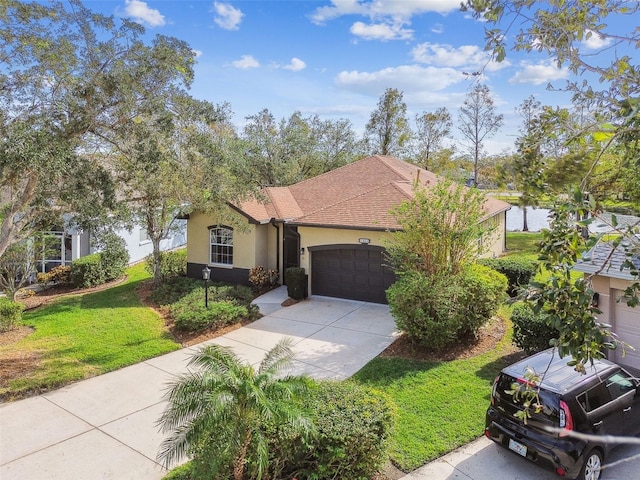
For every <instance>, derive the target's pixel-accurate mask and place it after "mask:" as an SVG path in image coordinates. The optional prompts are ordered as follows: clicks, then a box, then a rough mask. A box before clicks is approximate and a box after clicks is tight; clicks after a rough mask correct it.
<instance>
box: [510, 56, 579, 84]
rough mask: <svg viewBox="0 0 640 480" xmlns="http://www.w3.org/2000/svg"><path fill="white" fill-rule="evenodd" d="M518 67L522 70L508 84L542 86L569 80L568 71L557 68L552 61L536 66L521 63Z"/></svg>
mask: <svg viewBox="0 0 640 480" xmlns="http://www.w3.org/2000/svg"><path fill="white" fill-rule="evenodd" d="M520 65H521V67H522V69H521V70H520V71H518V72H517V73H516V74H515V75H514V76H513V77H511V78H510V79H509V83H512V84H514V83H516V84H521V83H531V84H533V85H542V84H543V83H547V82H551V81H553V80H562V79H565V78H569V70H568V69H566V68H558V67H557V65H556V64H555V63H554V62H553V61H545V62H539V63H537V64H531V63H528V62H522V63H521V64H520Z"/></svg>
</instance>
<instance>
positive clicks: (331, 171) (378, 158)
mask: <svg viewBox="0 0 640 480" xmlns="http://www.w3.org/2000/svg"><path fill="white" fill-rule="evenodd" d="M370 158H376V159H377V160H380V161H381V155H369V156H368V157H364V158H361V159H360V160H356V161H354V162H349V163H347V164H345V165H342V166H341V167H338V168H334V169H333V170H329V171H327V172H324V173H321V174H320V175H316V176H315V177H310V178H305V179H304V180H300V181H299V182H296V183H294V184H292V185H288V186H287V187H286V188H289V187H293V186H296V187H297V186H298V185H304V184H305V183H308V182H310V181H312V180H316V179H318V178H322V177H324V176H327V175H329V174H334V175H335V173H336V172H339V171H340V170H344V169H346V168H348V167H351V166H352V165H355V164H357V163H360V162H364V161H365V160H369V159H370ZM382 163H384V164H385V165H386V163H385V162H382Z"/></svg>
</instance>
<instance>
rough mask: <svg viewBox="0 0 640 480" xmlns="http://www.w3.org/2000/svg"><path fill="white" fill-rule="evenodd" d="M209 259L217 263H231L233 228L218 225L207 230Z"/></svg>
mask: <svg viewBox="0 0 640 480" xmlns="http://www.w3.org/2000/svg"><path fill="white" fill-rule="evenodd" d="M209 242H210V250H209V255H210V256H209V261H210V263H212V264H218V265H233V229H232V228H230V227H224V226H218V227H213V228H211V229H210V230H209Z"/></svg>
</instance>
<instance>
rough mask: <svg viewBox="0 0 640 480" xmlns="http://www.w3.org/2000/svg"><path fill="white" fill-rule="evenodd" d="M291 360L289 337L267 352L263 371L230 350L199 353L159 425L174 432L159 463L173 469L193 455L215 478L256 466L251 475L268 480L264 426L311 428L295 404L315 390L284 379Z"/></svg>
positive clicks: (172, 391)
mask: <svg viewBox="0 0 640 480" xmlns="http://www.w3.org/2000/svg"><path fill="white" fill-rule="evenodd" d="M292 359H293V353H292V350H291V340H290V339H284V340H283V341H281V342H280V343H278V344H277V345H276V346H275V347H274V348H273V349H272V350H271V351H269V352H268V353H267V355H266V356H265V358H264V360H263V361H262V362H261V364H260V366H259V368H258V369H257V370H256V369H254V368H253V367H252V366H251V365H248V364H246V363H244V362H242V361H241V360H240V359H239V358H238V356H237V355H235V354H234V353H233V352H232V351H231V349H229V348H227V347H221V346H218V345H211V346H208V347H205V348H203V349H202V350H200V351H199V352H198V353H196V354H195V355H194V357H193V358H192V359H191V361H190V362H189V366H192V367H196V369H195V370H194V371H191V372H189V373H187V374H184V375H180V376H178V377H177V378H176V380H175V381H174V382H172V383H171V384H170V385H169V388H168V391H167V394H166V396H165V397H166V399H167V400H168V402H169V405H168V406H167V408H166V410H165V412H164V413H163V414H162V416H161V418H160V420H159V421H158V424H159V425H160V426H161V430H162V431H163V432H164V433H170V435H169V437H168V438H167V439H166V440H165V441H164V442H163V443H162V445H161V447H160V452H159V454H158V458H159V459H160V460H162V461H163V462H164V464H165V466H167V467H169V466H170V465H171V464H173V463H174V462H175V461H177V460H179V459H180V458H182V457H183V456H185V455H187V454H191V455H193V457H194V460H195V463H196V465H200V466H203V465H204V468H205V470H206V471H207V474H208V475H209V476H211V477H212V478H217V476H218V474H224V473H223V472H229V470H230V469H232V471H233V477H234V479H235V480H242V478H243V477H244V475H245V469H246V467H247V465H248V464H250V465H251V467H252V471H251V477H252V478H256V479H260V478H262V476H263V474H264V473H265V469H266V467H267V465H268V449H267V444H268V438H267V436H266V434H265V426H266V425H279V426H286V427H288V428H291V429H292V430H293V431H296V432H299V433H302V434H305V433H309V432H310V431H311V428H312V425H311V423H310V421H309V420H308V418H307V417H306V416H305V415H304V413H303V412H302V410H300V409H299V408H297V407H296V402H295V401H294V400H295V398H296V396H298V395H301V394H304V392H305V391H306V390H307V389H308V388H309V386H310V380H309V378H308V377H306V376H286V377H282V376H279V375H278V374H279V373H280V372H281V371H282V369H283V367H285V366H287V365H289V364H290V363H291V361H292Z"/></svg>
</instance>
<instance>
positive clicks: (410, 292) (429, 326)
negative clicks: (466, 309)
mask: <svg viewBox="0 0 640 480" xmlns="http://www.w3.org/2000/svg"><path fill="white" fill-rule="evenodd" d="M459 296H461V292H460V286H459V285H458V282H456V281H455V277H451V276H448V275H431V276H428V275H426V274H424V273H422V272H417V271H414V272H407V273H405V274H403V275H402V276H401V277H400V279H399V280H397V281H396V282H395V283H394V284H393V285H391V286H390V287H389V288H388V289H387V299H388V301H389V307H390V309H391V314H392V315H393V318H394V319H395V321H396V325H397V326H398V328H399V329H400V330H402V331H403V332H405V334H406V335H407V336H408V337H410V338H411V339H413V340H414V341H415V342H417V343H419V344H420V345H423V346H427V347H433V348H441V347H443V346H445V345H448V344H450V343H451V342H453V341H454V340H455V339H456V336H457V331H458V326H459V325H458V320H459V319H458V316H457V313H456V312H457V309H458V305H457V304H456V299H457V298H458V297H459Z"/></svg>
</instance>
